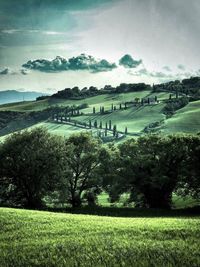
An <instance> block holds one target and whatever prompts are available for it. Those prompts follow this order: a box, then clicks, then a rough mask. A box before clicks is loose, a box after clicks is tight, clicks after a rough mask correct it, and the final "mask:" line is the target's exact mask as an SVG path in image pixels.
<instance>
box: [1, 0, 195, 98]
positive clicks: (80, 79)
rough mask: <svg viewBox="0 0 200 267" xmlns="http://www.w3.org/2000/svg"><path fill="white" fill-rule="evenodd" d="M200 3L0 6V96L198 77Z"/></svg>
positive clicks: (147, 0)
mask: <svg viewBox="0 0 200 267" xmlns="http://www.w3.org/2000/svg"><path fill="white" fill-rule="evenodd" d="M199 32H200V1H199V0H190V1H188V0H167V1H166V0H76V1H74V0H57V1H54V0H0V90H8V89H16V90H27V91H32V90H34V91H41V92H48V93H53V92H56V91H58V90H62V89H64V88H67V87H73V86H79V87H80V88H83V87H85V86H91V85H92V86H97V87H98V88H101V87H103V86H104V85H108V84H111V85H113V86H115V85H118V84H120V83H123V82H127V83H137V82H145V83H149V84H152V83H162V82H167V81H169V80H175V79H184V78H188V77H190V76H200V57H199V43H200V34H199Z"/></svg>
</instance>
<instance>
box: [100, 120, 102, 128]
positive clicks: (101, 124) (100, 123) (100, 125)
mask: <svg viewBox="0 0 200 267" xmlns="http://www.w3.org/2000/svg"><path fill="white" fill-rule="evenodd" d="M99 128H100V129H102V121H100V125H99Z"/></svg>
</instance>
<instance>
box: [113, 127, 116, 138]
mask: <svg viewBox="0 0 200 267" xmlns="http://www.w3.org/2000/svg"><path fill="white" fill-rule="evenodd" d="M116 133H117V126H116V125H114V126H113V136H116Z"/></svg>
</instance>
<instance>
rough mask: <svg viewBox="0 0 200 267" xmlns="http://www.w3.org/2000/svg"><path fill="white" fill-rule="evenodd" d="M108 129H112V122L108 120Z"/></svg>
mask: <svg viewBox="0 0 200 267" xmlns="http://www.w3.org/2000/svg"><path fill="white" fill-rule="evenodd" d="M109 130H112V122H111V120H109Z"/></svg>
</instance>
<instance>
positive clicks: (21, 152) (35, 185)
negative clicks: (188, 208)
mask: <svg viewBox="0 0 200 267" xmlns="http://www.w3.org/2000/svg"><path fill="white" fill-rule="evenodd" d="M63 146H64V142H63V141H62V139H61V138H58V137H56V136H53V135H50V134H49V133H48V132H47V131H46V130H45V129H43V128H35V129H33V130H31V131H23V132H18V133H14V134H13V135H11V136H10V137H8V138H7V139H6V140H5V142H4V143H3V145H2V147H1V150H0V162H1V172H0V174H1V178H0V179H1V184H2V187H3V188H4V190H3V192H1V193H2V197H1V198H2V199H3V198H4V200H7V201H9V202H10V203H11V204H12V205H17V204H19V205H21V206H24V207H28V208H39V207H41V206H42V204H43V203H42V198H43V197H44V196H45V194H47V192H48V191H53V190H54V189H55V186H56V185H57V183H59V176H60V171H61V165H62V148H63Z"/></svg>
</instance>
